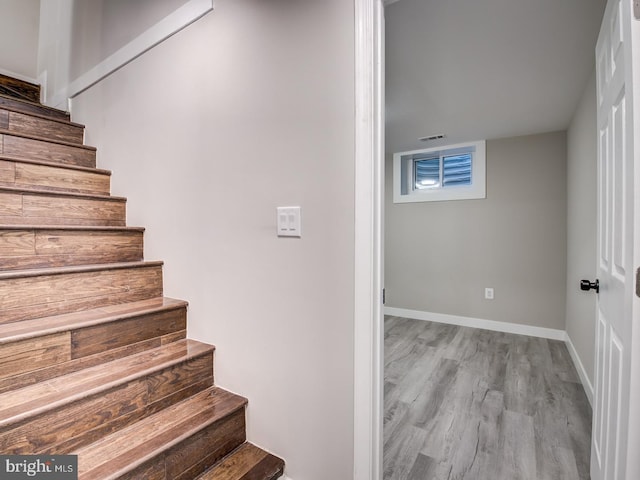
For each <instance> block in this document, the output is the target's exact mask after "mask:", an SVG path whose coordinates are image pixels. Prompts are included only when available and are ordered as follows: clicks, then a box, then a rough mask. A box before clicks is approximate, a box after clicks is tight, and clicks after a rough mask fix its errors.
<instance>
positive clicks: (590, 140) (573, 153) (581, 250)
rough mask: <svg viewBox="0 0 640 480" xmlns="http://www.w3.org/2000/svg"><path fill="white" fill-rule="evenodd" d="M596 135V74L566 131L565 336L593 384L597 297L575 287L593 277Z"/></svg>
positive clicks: (595, 218)
mask: <svg viewBox="0 0 640 480" xmlns="http://www.w3.org/2000/svg"><path fill="white" fill-rule="evenodd" d="M597 130H598V129H597V124H596V77H595V72H594V74H592V75H591V78H590V80H589V82H588V83H587V86H586V88H585V90H584V93H583V95H582V100H581V101H580V104H579V106H578V108H577V109H576V113H575V115H574V117H573V120H572V122H571V126H570V127H569V130H568V132H567V155H568V165H567V176H568V178H567V210H568V213H569V214H568V216H567V334H568V335H569V338H570V339H571V342H572V343H573V345H574V347H575V349H576V352H577V354H578V356H579V357H580V361H581V362H582V365H583V366H584V369H585V372H586V374H587V376H588V378H589V381H590V382H591V384H592V385H593V378H594V354H595V352H594V348H595V322H596V296H595V295H594V294H593V293H585V292H583V291H581V290H579V289H578V285H579V282H580V280H581V279H583V278H586V279H591V280H593V279H594V278H595V277H596V253H597V251H596V242H597V233H596V225H597V223H596V222H597V214H596V209H597V194H596V175H597V151H598V148H597Z"/></svg>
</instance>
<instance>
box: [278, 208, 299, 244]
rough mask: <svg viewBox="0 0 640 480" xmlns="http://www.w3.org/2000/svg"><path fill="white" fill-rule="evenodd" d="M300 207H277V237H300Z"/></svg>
mask: <svg viewBox="0 0 640 480" xmlns="http://www.w3.org/2000/svg"><path fill="white" fill-rule="evenodd" d="M300 210H301V209H300V207H278V236H279V237H301V236H302V218H301V212H300Z"/></svg>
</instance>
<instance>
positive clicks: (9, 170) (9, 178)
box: [0, 160, 111, 195]
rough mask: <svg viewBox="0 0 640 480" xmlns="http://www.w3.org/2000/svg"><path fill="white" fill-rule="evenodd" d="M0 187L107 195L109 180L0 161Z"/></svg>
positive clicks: (60, 168) (42, 166)
mask: <svg viewBox="0 0 640 480" xmlns="http://www.w3.org/2000/svg"><path fill="white" fill-rule="evenodd" d="M0 185H1V186H6V187H14V188H38V189H40V190H51V191H54V192H71V193H88V194H93V195H109V193H110V192H111V177H110V176H109V175H108V174H105V173H94V172H88V171H82V170H70V169H69V168H63V167H55V166H49V165H35V164H30V163H21V162H12V161H9V160H0Z"/></svg>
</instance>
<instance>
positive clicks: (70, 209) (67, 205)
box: [0, 192, 126, 227]
mask: <svg viewBox="0 0 640 480" xmlns="http://www.w3.org/2000/svg"><path fill="white" fill-rule="evenodd" d="M0 223H4V224H7V225H24V224H28V225H94V226H115V227H122V226H124V225H125V223H126V202H124V201H119V200H108V199H105V200H101V199H92V198H76V197H71V198H69V197H62V196H55V195H51V196H49V195H46V194H41V195H40V194H31V193H21V192H16V193H14V192H0Z"/></svg>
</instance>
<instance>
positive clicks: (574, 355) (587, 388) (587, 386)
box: [564, 335, 593, 407]
mask: <svg viewBox="0 0 640 480" xmlns="http://www.w3.org/2000/svg"><path fill="white" fill-rule="evenodd" d="M564 343H566V344H567V349H568V350H569V355H571V360H573V365H574V366H575V367H576V370H577V372H578V376H579V377H580V380H581V381H582V387H583V388H584V393H586V395H587V399H589V404H590V405H591V406H592V407H593V385H591V381H590V380H589V375H587V370H586V369H585V368H584V365H583V364H582V361H581V360H580V356H579V355H578V352H577V350H576V347H574V346H573V342H572V341H571V337H570V336H569V335H567V339H566V340H565V342H564Z"/></svg>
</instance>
